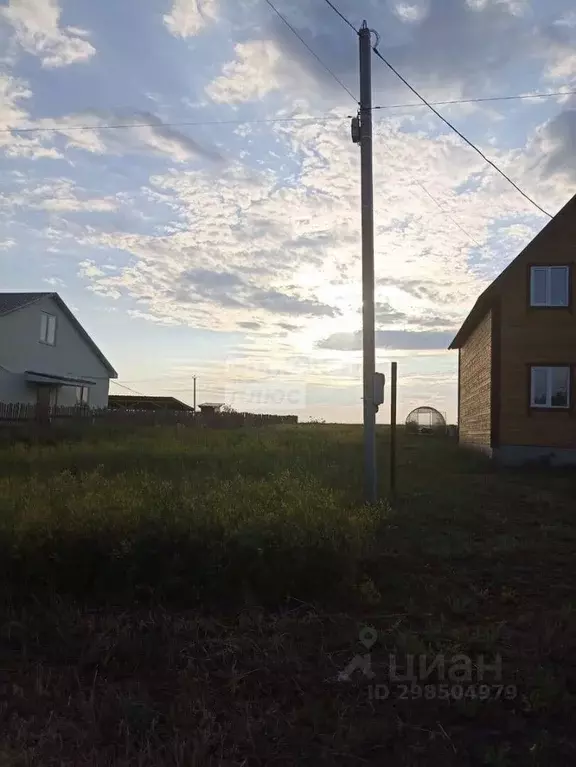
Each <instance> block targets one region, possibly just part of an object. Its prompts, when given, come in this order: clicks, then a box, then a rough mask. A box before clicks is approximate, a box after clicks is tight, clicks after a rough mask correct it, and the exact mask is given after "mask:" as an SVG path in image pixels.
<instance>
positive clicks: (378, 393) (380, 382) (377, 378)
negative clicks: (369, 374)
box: [374, 373, 386, 410]
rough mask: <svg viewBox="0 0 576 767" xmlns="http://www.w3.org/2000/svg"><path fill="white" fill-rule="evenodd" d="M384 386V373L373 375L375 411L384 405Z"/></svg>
mask: <svg viewBox="0 0 576 767" xmlns="http://www.w3.org/2000/svg"><path fill="white" fill-rule="evenodd" d="M385 386H386V376H385V375H384V373H374V404H375V405H376V410H378V408H379V407H380V405H383V404H384V388H385Z"/></svg>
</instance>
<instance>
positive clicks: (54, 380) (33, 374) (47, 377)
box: [25, 370, 96, 386]
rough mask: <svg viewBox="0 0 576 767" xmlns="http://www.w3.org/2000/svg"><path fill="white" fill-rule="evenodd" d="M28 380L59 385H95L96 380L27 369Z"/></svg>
mask: <svg viewBox="0 0 576 767" xmlns="http://www.w3.org/2000/svg"><path fill="white" fill-rule="evenodd" d="M25 375H26V380H27V381H29V382H30V383H39V384H55V385H57V386H58V385H59V386H95V385H96V381H87V380H86V379H84V378H68V377H67V376H55V375H52V374H51V373H38V372H37V371H36V370H27V371H26V373H25Z"/></svg>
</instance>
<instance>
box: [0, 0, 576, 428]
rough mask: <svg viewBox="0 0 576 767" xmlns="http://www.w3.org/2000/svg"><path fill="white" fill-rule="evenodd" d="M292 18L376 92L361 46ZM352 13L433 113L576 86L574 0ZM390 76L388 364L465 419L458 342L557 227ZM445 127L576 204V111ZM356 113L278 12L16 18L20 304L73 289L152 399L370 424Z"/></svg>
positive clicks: (6, 122) (382, 242)
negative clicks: (365, 412)
mask: <svg viewBox="0 0 576 767" xmlns="http://www.w3.org/2000/svg"><path fill="white" fill-rule="evenodd" d="M275 4H276V6H277V8H278V9H279V11H280V12H281V13H282V14H284V15H285V16H286V17H287V19H288V20H289V21H290V23H291V24H292V25H293V26H294V27H295V28H296V29H297V30H298V32H299V33H300V35H301V36H302V37H303V38H304V39H305V40H306V41H307V42H308V43H309V45H310V46H311V47H312V48H313V49H314V51H315V52H316V53H317V54H318V56H320V58H321V59H322V60H323V61H324V62H325V63H326V64H327V66H328V67H329V68H330V69H332V70H333V72H334V73H335V74H336V75H337V77H338V78H339V79H340V80H341V81H342V82H343V83H344V84H345V85H346V87H347V88H348V89H349V90H350V91H351V92H352V94H354V95H356V94H357V93H358V83H357V81H358V75H357V38H356V36H355V34H354V32H353V31H352V30H351V29H350V28H349V27H347V26H346V25H345V24H344V23H343V22H342V20H341V19H339V18H338V17H337V16H336V14H334V13H333V12H332V11H331V9H330V8H329V7H328V5H327V4H326V3H325V2H324V0H275ZM338 7H339V8H340V9H341V10H342V12H343V13H344V14H345V15H346V16H347V17H348V18H349V19H350V21H351V22H352V23H353V24H354V25H356V26H359V25H360V23H361V22H362V20H363V19H364V18H366V19H367V21H368V23H369V25H370V27H371V28H373V29H375V30H377V31H378V32H379V34H380V37H381V42H380V49H381V51H382V52H383V54H384V55H385V56H386V57H387V58H389V60H390V61H391V63H393V64H394V65H395V66H396V67H397V68H398V69H399V70H400V71H401V72H402V73H403V74H404V76H405V77H407V78H408V79H409V80H410V81H411V82H412V83H413V85H414V86H415V87H417V88H418V89H419V90H420V91H421V92H422V93H423V94H424V95H425V96H426V97H427V98H428V99H429V100H433V101H446V100H462V99H482V98H491V97H500V96H509V95H516V94H542V93H554V92H557V91H569V90H576V53H575V52H574V51H576V12H575V11H574V10H573V2H572V0H398V1H397V2H396V1H395V0H339V2H338ZM373 66H374V90H375V93H374V98H375V104H377V105H378V106H383V107H388V106H390V105H392V106H393V107H394V108H386V109H379V110H377V111H375V113H374V117H375V128H374V132H375V142H374V152H375V206H376V210H375V213H376V278H377V296H376V297H377V322H378V330H377V342H378V350H377V365H378V368H379V369H380V370H382V371H384V372H386V371H387V370H388V369H389V364H390V361H391V360H397V361H398V363H399V375H400V378H399V381H400V393H399V394H400V403H401V408H400V410H401V413H400V414H401V415H405V414H406V413H407V412H408V410H409V409H411V408H412V407H413V406H416V405H420V404H432V405H435V406H436V407H438V409H440V410H441V411H443V412H445V413H446V414H447V416H448V418H449V419H450V420H454V418H455V415H456V354H455V353H452V352H448V351H446V347H447V345H448V343H449V342H450V340H451V337H452V335H453V333H454V331H455V330H456V329H457V327H458V325H459V323H460V322H461V320H462V319H463V318H464V317H465V315H466V314H467V312H468V310H469V309H470V307H471V305H472V303H473V302H474V299H475V297H476V296H477V295H478V293H479V292H480V291H481V290H482V289H483V288H484V287H485V286H486V285H487V284H488V283H489V281H491V280H492V279H493V278H494V277H495V276H496V275H497V274H498V272H499V271H500V270H501V269H502V268H503V267H504V266H505V265H506V264H507V263H509V261H510V260H511V259H512V258H513V257H514V256H515V255H516V254H517V253H518V252H519V251H520V249H521V248H522V247H523V246H524V245H525V244H526V243H527V242H528V241H529V240H530V239H531V238H532V237H533V236H534V235H535V234H536V233H537V232H538V231H539V230H540V229H541V228H542V227H543V226H544V224H545V223H546V221H547V219H546V217H545V216H544V215H543V214H542V213H540V212H539V211H538V210H537V209H536V208H534V207H533V206H531V205H530V204H529V203H528V202H527V201H526V200H525V199H524V198H523V197H522V196H520V195H519V194H518V193H517V192H516V191H515V190H514V189H513V188H512V187H511V186H509V185H508V184H507V183H506V182H505V181H503V180H502V178H501V177H499V176H498V175H497V174H496V173H495V171H493V170H492V169H491V168H490V167H489V166H487V165H486V164H485V163H484V162H483V161H482V159H481V158H480V157H479V156H478V155H477V154H475V153H474V152H473V151H472V150H471V149H470V148H469V147H467V146H466V145H465V144H463V143H462V142H461V140H460V139H459V138H458V137H457V136H456V135H455V134H453V133H451V132H450V130H449V129H448V128H446V127H445V126H444V125H443V124H442V123H441V122H440V121H439V120H438V119H437V118H436V117H435V116H434V115H433V114H432V113H430V112H429V111H428V110H427V109H426V108H425V107H422V106H404V105H413V104H415V103H416V101H417V100H416V99H415V97H414V96H413V95H412V94H411V93H410V92H409V91H407V89H406V88H405V86H403V85H402V83H400V82H399V81H398V80H397V79H396V78H395V77H394V75H392V73H390V72H389V71H388V70H387V69H386V67H385V66H384V65H383V64H382V62H380V61H378V60H377V59H375V60H374V63H373ZM394 105H396V106H394ZM398 105H400V106H398ZM438 108H439V109H440V110H441V111H442V113H443V114H444V115H445V116H446V117H447V118H449V119H450V120H451V121H452V122H453V123H454V124H455V125H457V126H458V128H459V129H461V130H462V131H463V132H464V133H466V135H467V136H468V137H469V138H470V139H471V140H473V141H474V142H475V143H476V144H477V145H478V146H479V147H480V148H481V149H482V150H483V151H484V152H485V153H486V154H487V155H488V156H490V157H491V158H492V159H493V160H494V161H495V162H497V163H498V164H499V165H500V166H501V167H502V168H503V169H504V170H505V171H506V172H507V173H508V174H509V175H510V176H511V177H512V178H513V179H514V180H515V181H516V182H517V183H519V184H520V185H521V186H522V187H523V188H524V189H525V190H526V191H527V192H528V193H529V194H530V195H531V196H532V197H533V198H534V199H535V200H536V201H537V202H538V203H539V204H540V205H541V206H542V207H543V208H545V209H546V210H547V211H549V212H550V213H551V214H554V213H555V212H556V211H557V210H558V209H559V208H560V207H561V206H562V205H563V204H564V203H565V202H566V201H567V200H568V199H569V197H570V196H571V195H572V194H573V193H574V191H575V187H576V97H571V96H569V95H568V96H560V97H559V96H552V97H547V98H530V99H524V100H510V101H489V102H480V103H472V104H459V105H446V106H441V107H438ZM355 111H356V105H355V103H354V100H353V99H352V98H351V97H350V95H349V94H348V93H347V92H346V91H345V90H344V88H342V87H340V85H338V84H337V83H336V82H335V80H333V79H332V78H331V77H330V76H329V75H328V74H327V72H326V71H325V70H324V69H323V68H322V67H321V66H320V65H319V64H318V62H317V61H316V60H315V59H314V58H313V57H312V56H311V55H310V53H309V52H308V51H307V50H306V48H305V47H304V46H303V45H302V44H301V42H300V41H299V40H298V39H297V38H296V37H295V36H294V35H293V34H292V33H291V32H290V30H288V29H287V27H286V26H284V25H283V23H282V21H281V20H280V19H279V17H278V16H277V15H276V14H274V12H273V11H272V9H271V8H270V7H269V6H268V5H267V3H266V2H265V0H146V2H142V1H141V0H122V2H114V0H100V2H97V3H96V2H93V0H92V1H91V0H0V128H1V131H0V274H1V277H2V283H1V284H2V289H3V290H56V291H58V292H59V293H60V294H61V296H62V297H63V298H64V300H65V301H67V303H68V304H69V305H70V306H71V308H72V309H73V310H74V311H76V313H77V315H78V317H79V319H80V320H81V322H82V323H83V324H84V325H85V327H86V328H87V330H88V331H89V332H90V333H91V335H92V336H93V337H94V339H95V340H96V342H97V343H98V344H99V345H100V347H101V348H102V350H103V351H104V353H105V354H106V355H107V356H108V358H109V359H110V360H111V362H112V363H113V365H114V366H115V367H116V368H117V370H118V371H119V374H120V378H119V383H120V384H122V385H123V386H125V387H128V388H129V389H133V390H134V391H137V392H144V393H150V394H171V395H174V396H176V397H179V398H181V399H184V400H186V401H191V398H192V380H191V379H192V376H193V375H194V374H196V375H197V376H198V396H199V400H200V401H226V402H229V403H230V404H232V405H233V406H236V407H238V408H242V409H249V410H255V411H264V412H294V413H297V414H298V415H300V416H301V417H302V418H303V419H307V418H309V417H315V418H325V419H327V420H342V421H359V420H360V419H361V383H360V379H361V356H360V351H359V350H360V344H361V336H360V332H359V331H360V320H361V317H360V313H359V310H360V304H361V300H360V299H361V284H360V274H361V271H360V268H361V264H360V232H359V150H358V147H357V146H355V145H353V144H352V143H351V141H350V125H349V123H350V120H349V116H350V115H353V114H354V113H355ZM105 126H123V127H120V128H110V127H105ZM87 127H88V128H89V129H86V128H87ZM18 129H21V130H18ZM112 389H113V390H114V391H115V392H116V393H121V392H122V391H125V389H121V388H120V387H119V386H118V385H116V384H115V385H113V386H112ZM379 418H380V420H381V421H385V420H386V414H385V413H382V414H381V415H380V416H379Z"/></svg>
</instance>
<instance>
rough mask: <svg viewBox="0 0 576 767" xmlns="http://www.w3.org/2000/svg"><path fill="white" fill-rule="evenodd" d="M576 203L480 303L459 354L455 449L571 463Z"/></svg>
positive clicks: (575, 415) (574, 441) (505, 458)
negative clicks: (457, 444)
mask: <svg viewBox="0 0 576 767" xmlns="http://www.w3.org/2000/svg"><path fill="white" fill-rule="evenodd" d="M575 267H576V196H575V197H574V198H573V199H572V200H570V202H568V204H567V205H566V206H565V207H564V208H563V209H562V210H561V211H560V212H559V213H558V214H557V215H556V216H555V217H554V219H553V220H552V221H550V222H549V223H548V225H547V226H546V227H545V228H544V229H543V230H542V231H541V232H540V233H539V234H538V235H537V236H536V237H535V238H534V240H532V242H531V243H530V244H529V245H528V246H527V247H526V248H525V249H524V250H523V251H522V252H521V253H520V255H519V256H517V257H516V258H515V259H514V261H512V263H511V264H510V265H509V266H508V267H507V268H506V269H505V270H504V271H503V272H502V273H501V274H500V276H499V277H497V278H496V280H494V282H493V283H492V284H491V285H490V286H489V287H488V288H487V289H486V290H485V291H484V292H483V293H482V294H481V295H480V297H479V298H478V300H477V301H476V303H475V304H474V307H473V308H472V311H471V312H470V314H469V315H468V317H467V318H466V319H465V320H464V323H463V325H462V327H461V328H460V330H459V331H458V333H457V334H456V336H455V338H454V340H453V341H452V343H451V344H450V347H449V348H450V349H458V423H459V427H460V429H459V438H460V443H461V444H463V445H469V446H473V447H477V448H479V449H481V450H483V451H484V452H486V453H488V454H489V455H492V456H494V457H495V458H497V459H499V460H500V461H502V462H503V463H506V464H520V463H524V462H526V461H529V460H538V459H544V460H550V462H551V463H553V464H567V463H576V412H575V410H574V401H575V399H576V389H575V388H574V385H575V380H576V379H575V371H576V316H575V314H574V302H573V294H574V289H573V281H574V280H575V279H576V275H575Z"/></svg>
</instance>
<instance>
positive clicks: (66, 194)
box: [0, 178, 119, 214]
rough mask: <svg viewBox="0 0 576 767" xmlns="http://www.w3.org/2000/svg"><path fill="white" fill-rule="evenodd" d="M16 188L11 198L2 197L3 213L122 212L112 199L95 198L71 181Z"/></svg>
mask: <svg viewBox="0 0 576 767" xmlns="http://www.w3.org/2000/svg"><path fill="white" fill-rule="evenodd" d="M20 181H21V183H20V184H14V186H13V189H12V191H11V192H10V194H8V195H0V209H1V208H5V209H8V210H12V211H13V210H14V209H16V208H21V209H24V210H43V211H46V212H47V213H59V214H63V213H74V212H84V213H111V212H113V211H115V210H117V209H118V207H119V201H118V200H117V199H116V198H114V197H111V196H105V197H92V196H91V195H90V193H89V192H88V191H87V190H86V189H83V188H82V187H80V186H77V185H76V184H75V183H74V182H73V181H72V180H71V179H68V178H52V179H49V178H47V179H45V181H44V182H43V183H41V184H38V185H36V186H33V185H27V186H25V185H23V183H22V182H24V183H25V182H26V179H21V180H20Z"/></svg>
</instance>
